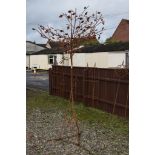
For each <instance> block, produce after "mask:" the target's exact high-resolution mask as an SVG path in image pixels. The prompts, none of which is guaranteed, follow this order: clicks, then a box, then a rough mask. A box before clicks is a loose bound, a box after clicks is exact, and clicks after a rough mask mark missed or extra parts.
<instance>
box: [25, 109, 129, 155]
mask: <svg viewBox="0 0 155 155" xmlns="http://www.w3.org/2000/svg"><path fill="white" fill-rule="evenodd" d="M67 120H68V119H67ZM67 120H66V119H65V117H64V113H63V112H62V111H58V110H57V109H53V110H50V111H40V110H39V109H35V110H33V111H31V112H28V113H27V143H26V144H27V155H128V136H126V135H120V134H116V133H113V132H112V131H111V130H109V129H106V128H104V127H103V126H101V125H99V124H98V123H89V122H80V124H79V126H80V131H81V138H80V146H77V138H76V137H73V136H72V135H75V134H76V132H75V126H74V124H73V123H68V121H67ZM69 136H71V137H70V138H62V139H60V138H61V137H69Z"/></svg>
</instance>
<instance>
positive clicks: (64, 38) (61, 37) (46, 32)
mask: <svg viewBox="0 0 155 155" xmlns="http://www.w3.org/2000/svg"><path fill="white" fill-rule="evenodd" d="M87 10H88V7H84V9H83V11H82V12H81V13H77V9H75V10H68V12H67V13H62V14H61V15H60V16H59V18H63V19H64V20H65V21H66V26H65V28H64V29H56V28H54V27H51V26H43V25H39V26H38V28H36V29H35V28H33V30H36V31H37V32H38V33H39V34H40V35H41V37H43V38H45V39H47V40H48V42H53V41H59V42H60V43H61V48H62V49H63V50H64V51H65V53H68V54H69V57H70V62H71V66H70V77H71V78H70V108H71V114H72V117H73V118H74V121H75V124H76V128H77V138H78V145H80V130H79V125H78V119H77V114H76V111H75V108H74V95H73V55H74V53H75V50H76V49H77V48H78V46H80V45H85V44H89V43H90V41H92V42H91V44H97V43H98V41H97V40H96V38H97V39H98V40H99V39H100V36H101V34H102V32H103V31H104V20H103V15H102V14H101V12H99V11H96V12H95V13H93V14H90V15H89V14H88V11H87Z"/></svg>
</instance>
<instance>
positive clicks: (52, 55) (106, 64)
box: [29, 43, 129, 70]
mask: <svg viewBox="0 0 155 155" xmlns="http://www.w3.org/2000/svg"><path fill="white" fill-rule="evenodd" d="M80 47H81V48H76V49H75V53H74V55H73V65H74V66H80V67H86V66H89V67H94V66H95V67H98V68H111V67H112V68H113V67H119V66H120V65H122V66H128V49H129V48H128V43H115V44H111V45H103V44H100V45H93V46H80ZM29 56H30V68H33V67H34V66H35V67H36V68H37V69H45V70H48V69H49V68H52V65H64V66H70V64H71V62H70V59H69V54H65V52H64V51H63V50H62V49H61V48H60V47H54V48H51V49H43V50H41V51H38V52H34V53H32V54H30V55H29Z"/></svg>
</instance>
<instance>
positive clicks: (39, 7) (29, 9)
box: [26, 0, 129, 43]
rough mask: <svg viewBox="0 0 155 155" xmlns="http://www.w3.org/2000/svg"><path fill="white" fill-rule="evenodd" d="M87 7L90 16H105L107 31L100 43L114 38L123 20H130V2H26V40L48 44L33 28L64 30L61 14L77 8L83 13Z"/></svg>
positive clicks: (125, 0)
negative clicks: (43, 26) (99, 13)
mask: <svg viewBox="0 0 155 155" xmlns="http://www.w3.org/2000/svg"><path fill="white" fill-rule="evenodd" d="M85 6H89V9H88V12H89V13H90V14H92V13H94V12H95V11H100V12H101V13H102V14H103V16H104V21H105V26H104V27H105V29H106V30H104V32H103V34H102V36H101V39H100V42H104V41H105V40H106V38H109V37H111V36H112V34H113V33H114V31H115V29H116V27H117V26H118V24H119V22H120V21H121V19H122V18H123V19H129V0H26V40H28V41H35V42H36V43H46V42H47V40H46V39H44V38H41V37H40V35H39V34H38V33H37V32H36V31H33V30H32V28H37V26H38V24H41V25H45V26H46V25H52V26H54V27H55V28H62V27H63V25H64V23H63V20H62V19H60V18H58V17H59V15H60V14H61V13H63V12H67V11H68V10H69V9H75V8H76V9H77V12H81V11H82V10H83V8H84V7H85Z"/></svg>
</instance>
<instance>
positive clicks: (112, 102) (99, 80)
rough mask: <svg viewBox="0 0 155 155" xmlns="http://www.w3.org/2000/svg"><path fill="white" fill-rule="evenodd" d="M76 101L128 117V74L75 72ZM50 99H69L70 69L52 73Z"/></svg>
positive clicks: (92, 70) (86, 69)
mask: <svg viewBox="0 0 155 155" xmlns="http://www.w3.org/2000/svg"><path fill="white" fill-rule="evenodd" d="M73 83H74V84H73V86H74V89H73V91H74V100H75V101H81V102H83V103H84V104H85V105H86V106H91V107H95V108H98V109H101V110H103V111H106V112H109V113H113V114H116V115H119V116H123V117H128V116H129V70H128V69H107V68H103V69H102V68H92V67H74V68H73ZM49 92H50V94H51V95H56V96H61V97H64V98H66V99H69V96H70V67H68V66H53V68H52V69H50V70H49Z"/></svg>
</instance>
